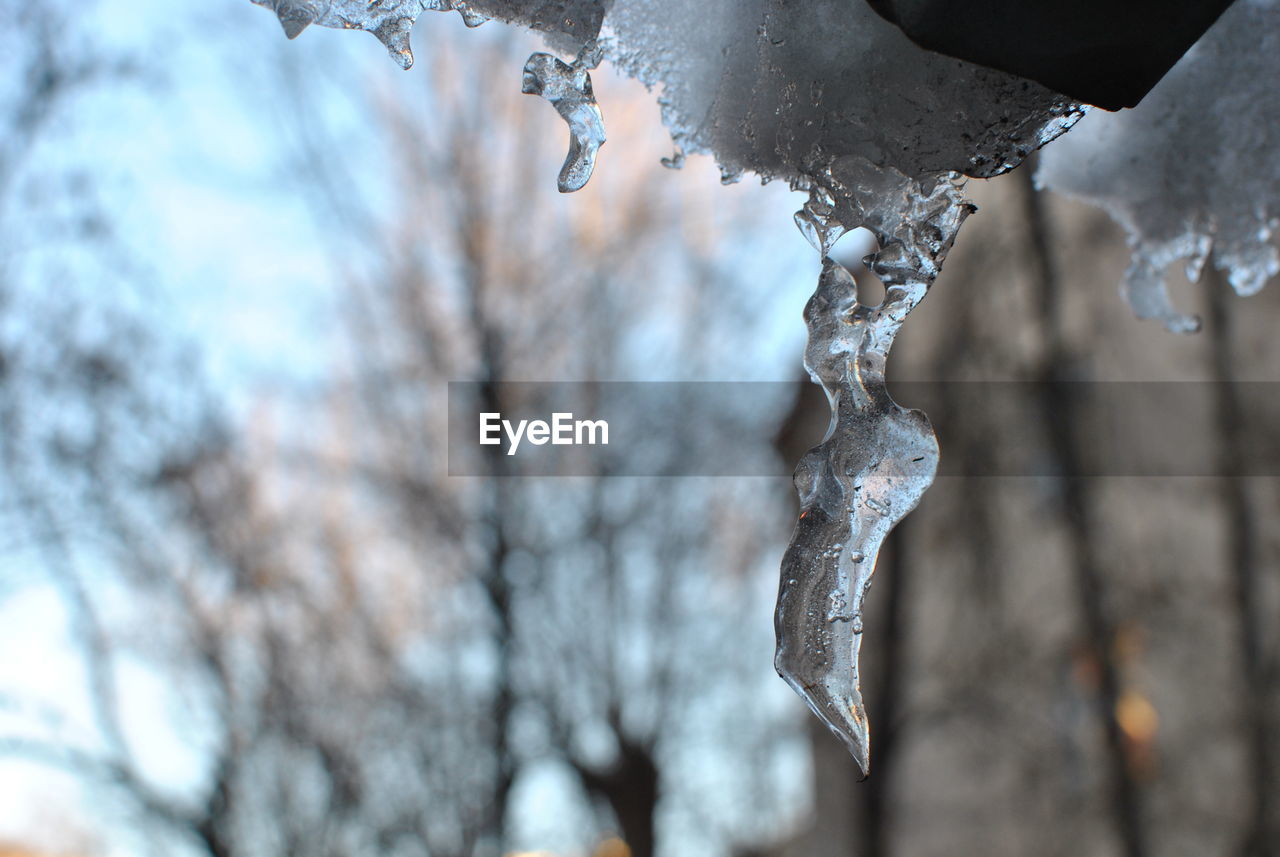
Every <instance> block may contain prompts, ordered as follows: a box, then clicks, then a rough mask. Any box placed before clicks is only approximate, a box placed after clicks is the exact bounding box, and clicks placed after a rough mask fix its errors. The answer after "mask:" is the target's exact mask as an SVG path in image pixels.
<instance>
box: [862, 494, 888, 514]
mask: <svg viewBox="0 0 1280 857" xmlns="http://www.w3.org/2000/svg"><path fill="white" fill-rule="evenodd" d="M867 506H868V507H869V508H870V509H871V510H872V511H875V512H878V513H879V514H880V515H881V516H882V517H886V518H887V517H888V516H889V507H890V503H889V501H887V500H885V501H883V502H882V501H880V500H877V499H876V498H874V497H868V498H867Z"/></svg>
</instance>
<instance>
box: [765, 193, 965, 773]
mask: <svg viewBox="0 0 1280 857" xmlns="http://www.w3.org/2000/svg"><path fill="white" fill-rule="evenodd" d="M824 178H825V179H826V181H827V182H829V183H831V184H836V183H837V180H836V178H835V177H834V176H832V175H827V176H825V177H824ZM899 184H900V187H899V192H910V191H913V190H914V187H913V185H914V183H913V182H911V181H910V180H907V179H906V178H905V177H902V178H900V180H899ZM845 190H846V192H847V193H850V195H851V198H854V199H856V194H852V193H851V191H850V190H849V189H848V188H845ZM880 190H881V191H882V192H886V193H890V195H891V196H892V193H891V190H892V189H891V188H889V187H882V188H880ZM826 194H827V191H826V190H825V189H822V190H821V191H820V192H819V193H817V194H815V197H816V198H818V199H822V198H826ZM812 201H813V197H811V203H812ZM823 204H824V205H825V203H823ZM972 210H973V208H972V206H970V205H969V204H968V203H967V202H966V201H965V200H964V199H963V198H962V197H961V195H960V193H959V190H958V189H957V188H956V187H955V186H954V185H953V184H951V183H950V182H941V183H938V184H937V185H935V186H934V188H933V190H932V192H931V193H930V194H928V195H927V196H920V197H917V198H916V199H915V200H914V203H907V205H906V207H905V208H904V209H902V210H901V214H900V215H899V216H898V217H895V218H890V219H889V220H885V219H883V218H878V217H871V218H865V217H864V218H863V220H862V223H861V225H865V226H868V227H869V228H871V229H872V231H873V232H875V233H876V234H877V236H878V237H879V238H880V240H881V244H882V248H883V249H881V250H880V251H879V252H878V253H876V254H875V255H874V256H873V257H871V258H872V270H874V271H875V273H876V274H878V275H879V276H880V277H881V279H882V280H883V281H884V284H885V299H884V302H883V303H881V304H880V305H879V306H865V305H863V304H861V303H860V302H859V301H858V288H857V283H856V281H855V280H854V278H853V276H851V275H850V273H849V272H848V271H847V270H846V269H845V268H843V267H841V266H840V265H838V264H836V263H835V262H833V261H832V260H831V259H830V258H825V259H823V267H822V275H821V277H820V278H819V281H818V289H817V291H816V292H815V293H814V295H813V297H812V298H811V299H810V300H809V303H808V305H807V306H806V307H805V311H804V317H805V322H806V324H807V325H808V329H809V342H808V346H807V348H806V350H805V368H806V369H807V370H808V371H809V375H810V376H811V377H812V378H813V380H814V382H815V383H818V384H821V385H822V388H823V389H824V390H825V391H826V393H827V400H828V402H829V403H830V405H831V424H830V427H829V428H828V430H827V436H826V437H825V438H824V439H823V441H822V443H820V444H819V445H818V446H817V447H815V448H814V449H812V450H810V451H809V452H808V453H806V454H805V456H804V458H803V459H801V461H800V465H799V466H798V467H797V469H796V475H795V484H796V490H797V491H798V492H799V495H800V519H799V521H797V523H796V529H795V532H794V534H793V535H792V538H791V544H790V546H789V547H788V548H787V552H786V555H785V556H784V557H783V560H782V582H781V585H780V586H779V590H778V607H777V612H776V614H775V617H774V625H775V629H776V632H777V638H778V648H777V654H776V656H775V660H774V664H775V666H776V667H777V669H778V672H779V674H781V675H782V677H783V678H784V679H785V680H786V681H787V683H788V684H790V685H791V687H792V688H794V689H795V691H796V692H797V693H798V694H800V696H801V697H802V698H803V699H804V700H805V702H806V703H808V705H809V707H810V708H811V709H813V711H814V713H815V714H817V715H818V717H819V718H821V719H822V721H823V722H824V723H826V724H827V726H828V727H830V729H831V731H832V732H834V733H835V734H836V735H837V736H838V737H839V738H840V739H841V740H842V741H843V742H844V743H845V745H846V746H847V747H848V748H849V750H850V752H851V753H853V756H854V758H855V759H857V761H858V764H859V765H860V766H861V767H862V770H863V771H864V772H867V771H869V769H870V731H869V724H868V722H867V714H866V710H865V708H864V707H863V704H862V694H861V692H860V690H859V677H858V651H859V648H860V646H861V641H862V630H863V617H862V605H863V599H864V596H865V595H866V592H867V588H868V587H869V586H870V584H871V575H872V574H873V572H874V571H875V565H876V557H877V555H878V554H879V552H880V547H881V545H883V544H884V540H885V537H886V536H887V535H888V534H889V531H890V530H891V529H893V527H894V526H896V525H897V523H898V522H899V521H901V520H902V519H903V517H905V516H906V514H907V513H908V512H910V511H911V510H912V509H914V508H915V506H916V504H917V503H918V502H919V501H920V498H921V496H923V494H924V492H925V490H926V489H927V488H928V487H929V485H930V484H931V483H932V482H933V476H934V473H935V472H936V470H937V467H938V443H937V440H936V438H935V437H934V434H933V428H932V426H930V424H929V420H928V418H926V417H925V415H924V414H923V413H921V412H920V411H909V410H905V409H904V408H902V407H900V406H899V405H898V404H897V403H896V402H894V401H893V399H892V398H891V397H890V396H889V392H888V389H887V388H886V386H885V375H884V372H885V364H886V360H887V358H888V355H889V349H890V347H891V346H892V345H893V340H894V337H895V336H896V335H897V333H898V330H899V329H900V328H901V327H902V323H903V321H904V320H905V319H906V317H907V314H908V313H909V312H910V311H911V310H912V309H913V308H914V307H915V306H916V305H917V304H918V303H919V302H920V300H921V299H922V298H923V297H924V296H925V293H926V292H927V291H928V288H929V286H930V284H931V283H932V282H933V279H934V277H935V276H936V275H937V273H938V271H939V268H940V266H941V263H942V260H943V259H944V258H945V256H946V253H947V250H948V249H949V248H950V246H951V243H952V241H954V239H955V235H956V232H957V231H958V230H959V228H960V224H961V222H963V220H964V218H965V217H966V216H967V215H968V214H969V213H970V212H971V211H972ZM827 216H830V215H827ZM846 216H850V215H848V214H847V215H846ZM845 222H848V221H845ZM797 223H799V224H800V225H801V231H802V232H806V234H808V230H807V229H806V225H805V224H806V222H802V221H801V219H800V216H799V215H797ZM818 243H819V244H821V245H822V246H826V245H827V241H826V239H825V238H824V237H819V239H818Z"/></svg>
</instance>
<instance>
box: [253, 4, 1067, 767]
mask: <svg viewBox="0 0 1280 857" xmlns="http://www.w3.org/2000/svg"><path fill="white" fill-rule="evenodd" d="M253 2H255V3H259V4H261V5H265V6H269V7H271V8H273V9H274V10H275V11H276V13H277V15H278V16H279V17H280V19H281V23H282V24H283V25H284V27H285V32H286V34H287V35H290V36H293V35H296V34H297V33H299V32H301V30H302V28H303V27H305V26H306V25H307V24H309V23H315V24H319V25H321V26H328V27H341V28H347V29H360V30H366V31H369V32H371V33H373V34H375V35H376V36H377V37H378V38H379V39H380V40H381V41H382V42H383V43H384V44H385V45H386V46H387V47H388V49H389V50H390V51H391V53H392V56H393V57H394V58H396V60H397V61H398V62H400V64H401V65H402V66H404V67H406V68H407V67H408V66H409V64H411V63H412V60H413V55H412V53H411V50H410V45H409V30H410V28H411V27H412V25H413V23H414V21H415V20H416V19H417V17H418V16H419V15H421V13H423V12H425V11H431V10H436V11H448V10H451V9H453V10H458V11H460V12H462V13H463V14H464V16H470V20H474V21H478V20H480V19H481V18H498V19H501V20H506V21H512V22H517V23H522V24H525V25H527V26H530V27H532V28H533V29H535V30H538V31H540V32H542V33H543V34H544V36H545V38H546V41H547V43H548V44H549V46H550V47H551V48H552V49H553V50H555V51H557V52H559V53H561V54H562V55H564V56H575V55H576V56H578V57H579V59H578V61H576V62H575V63H574V64H573V65H569V64H567V63H564V62H562V61H561V60H557V59H555V58H554V57H552V56H550V55H548V54H535V55H534V57H532V58H531V59H530V61H529V65H527V66H526V69H525V77H524V88H525V91H534V92H540V93H541V94H543V95H544V96H546V97H547V98H548V99H549V100H551V102H552V104H554V105H555V106H556V108H557V110H559V111H560V113H561V115H562V116H564V118H565V119H566V121H568V122H569V125H570V129H571V132H572V134H573V142H572V143H571V148H570V153H569V158H568V159H567V161H566V163H565V167H564V168H563V169H562V171H561V175H560V186H561V190H572V189H575V188H576V187H580V186H581V184H582V183H583V182H585V181H586V179H587V178H588V177H589V175H590V171H591V166H592V161H593V156H594V153H595V150H596V149H597V148H598V145H599V143H600V142H602V141H603V139H604V134H603V127H602V125H601V124H600V113H599V110H598V108H596V106H595V103H594V98H592V97H591V88H590V80H589V78H588V77H587V76H586V74H585V72H586V67H587V66H586V65H585V64H584V62H583V59H582V58H583V57H593V56H594V55H595V53H596V51H597V50H598V51H599V52H600V53H602V54H603V56H605V57H607V58H608V59H610V60H611V61H612V62H613V63H614V64H615V65H616V66H617V67H619V68H620V69H622V70H623V71H625V72H626V73H628V74H631V75H632V76H634V77H636V78H638V79H639V80H641V81H642V82H644V83H645V84H646V85H648V86H649V87H651V88H656V89H660V90H661V97H660V103H661V105H662V111H663V119H664V121H665V122H666V123H667V126H668V128H669V129H670V131H671V135H672V139H673V142H674V144H675V155H674V157H673V158H671V159H670V161H669V163H670V164H671V165H678V164H679V163H680V162H681V160H682V159H683V156H684V153H685V152H686V151H689V152H693V151H698V152H710V153H712V154H714V155H715V157H716V158H717V160H718V161H719V162H720V164H721V169H722V173H723V176H724V180H725V181H734V180H736V178H737V177H739V176H741V175H742V174H743V173H744V172H745V171H748V170H749V171H753V172H755V173H757V174H758V175H760V176H761V177H762V178H764V179H766V180H768V179H775V178H777V179H783V180H787V181H789V182H790V183H791V184H792V187H794V188H796V189H798V190H803V191H807V192H808V193H809V201H808V203H807V204H806V205H805V207H804V209H803V210H802V211H801V212H800V213H799V214H797V220H796V222H797V225H798V226H799V227H800V229H801V231H802V233H804V234H805V236H806V237H807V238H808V239H809V240H810V241H811V242H812V243H813V244H814V246H815V247H817V248H818V250H819V252H820V253H821V254H822V255H823V257H824V262H823V273H822V276H821V280H820V282H819V285H818V291H817V293H816V294H815V295H814V298H813V299H812V300H811V301H810V302H809V305H808V307H807V309H806V312H805V318H806V321H807V324H808V328H809V346H808V350H807V356H806V365H807V366H808V368H809V371H810V373H811V375H812V376H813V378H814V380H815V381H816V382H818V383H820V384H822V386H823V387H824V389H826V391H827V395H828V398H829V400H830V402H831V406H832V411H833V416H832V425H831V430H830V432H829V433H828V436H827V438H826V439H825V440H824V441H823V442H822V443H821V444H820V445H819V446H818V447H816V448H815V449H814V450H812V451H811V452H809V453H808V454H807V455H806V456H805V457H804V459H803V461H802V462H801V465H800V468H799V470H798V471H797V477H796V482H797V487H798V488H799V490H800V493H801V499H802V504H803V514H802V516H801V519H800V521H799V523H798V525H797V528H796V531H795V534H794V536H793V539H792V543H791V546H790V547H789V548H788V550H787V554H786V558H785V559H784V563H783V575H782V586H781V587H780V593H779V604H778V610H777V614H776V627H777V632H778V643H779V646H778V654H777V661H776V662H777V666H778V669H779V671H780V672H781V673H782V675H783V677H784V678H786V680H787V681H788V682H789V683H790V684H791V685H792V687H794V688H795V689H796V690H797V691H798V692H799V693H800V695H801V696H802V697H803V698H804V699H805V700H806V702H807V703H808V704H809V706H810V707H811V708H812V709H813V710H814V711H815V712H816V713H817V714H818V716H819V717H820V718H822V719H823V721H825V722H826V723H827V725H828V726H829V727H830V728H831V729H832V730H833V731H834V732H835V733H836V734H837V735H838V736H840V738H841V739H842V740H843V741H844V742H845V743H846V744H847V745H848V746H849V748H850V749H851V750H852V752H853V754H854V755H855V756H856V757H857V759H858V762H859V764H861V765H862V767H863V769H864V770H865V769H866V768H867V765H868V731H867V722H866V714H865V711H864V710H863V707H862V702H861V697H860V694H859V690H858V672H857V656H858V646H859V641H860V639H861V632H862V599H863V595H864V593H865V590H866V586H867V584H868V582H869V580H870V577H871V574H872V572H873V570H874V567H875V561H876V555H877V553H878V552H879V549H880V546H881V544H882V543H883V541H884V538H885V536H886V535H887V534H888V532H889V530H890V529H892V527H893V526H894V525H895V524H896V523H897V522H898V521H899V520H901V519H902V517H903V516H904V515H906V513H907V512H909V511H910V510H911V509H912V508H913V507H914V506H915V505H916V503H917V502H918V501H919V499H920V496H921V494H922V493H923V492H924V490H925V489H926V488H927V487H928V485H929V483H930V482H931V481H932V478H933V473H934V471H935V469H936V466H937V461H938V450H937V443H936V441H935V439H934V436H933V431H932V429H931V428H930V426H929V423H928V421H927V420H926V419H925V418H924V415H923V414H921V413H919V412H916V411H907V410H904V409H902V408H901V407H899V406H898V405H897V404H896V403H894V402H893V400H892V399H891V398H890V397H889V394H888V392H887V390H886V388H885V383H884V371H885V362H886V360H887V357H888V352H889V347H890V345H891V344H892V343H893V339H894V336H895V335H896V333H897V331H898V329H899V328H900V327H901V325H902V323H903V321H904V319H905V318H906V316H907V313H909V312H910V311H911V309H912V308H913V307H914V306H915V305H916V304H917V303H919V301H920V300H921V299H922V298H923V297H924V295H925V293H926V292H927V291H928V288H929V286H930V285H931V284H932V282H933V280H934V278H935V277H936V276H937V274H938V271H939V267H940V266H941V264H942V260H943V258H944V257H945V256H946V253H947V250H948V249H949V248H950V246H951V243H952V242H953V241H954V239H955V235H956V231H957V230H958V229H959V227H960V224H961V223H962V222H963V220H964V218H965V217H966V216H967V215H968V214H969V212H970V211H972V210H973V209H972V206H971V205H969V203H968V202H967V201H966V200H965V199H964V196H963V193H962V185H963V176H965V175H968V176H979V177H985V176H993V175H996V174H999V173H1001V172H1004V171H1006V170H1008V169H1011V168H1012V167H1014V166H1016V165H1017V164H1018V163H1019V162H1020V161H1021V160H1022V159H1023V158H1024V157H1025V156H1026V155H1027V154H1028V153H1030V152H1031V151H1033V150H1034V149H1036V148H1038V147H1040V146H1041V145H1043V144H1044V143H1046V142H1047V141H1049V140H1050V139H1053V138H1054V137H1056V136H1058V135H1059V134H1061V133H1063V132H1064V131H1065V130H1066V129H1067V128H1069V127H1070V126H1071V125H1072V124H1073V123H1074V122H1075V121H1076V120H1077V119H1078V118H1079V117H1080V116H1081V115H1082V112H1081V109H1080V108H1079V106H1078V105H1076V104H1074V103H1073V102H1071V101H1070V100H1069V99H1067V98H1065V97H1064V96H1061V95H1058V94H1056V93H1053V92H1050V91H1049V90H1047V89H1045V88H1044V87H1042V86H1040V85H1038V84H1035V83H1032V82H1029V81H1026V80H1023V79H1021V78H1017V77H1014V76H1012V75H1009V74H1006V73H1003V72H999V71H994V70H991V69H985V68H980V67H978V66H975V65H971V64H968V63H965V62H963V61H960V60H955V59H949V58H946V57H942V56H938V55H935V54H931V53H928V52H927V51H925V50H923V49H922V48H919V47H917V46H916V45H915V44H913V43H912V42H911V41H910V40H908V39H907V38H906V36H904V35H903V34H902V33H901V32H900V31H899V30H898V29H896V28H895V27H894V26H893V25H891V24H889V23H888V22H886V21H884V20H882V19H881V18H879V17H878V16H877V15H876V14H875V13H874V12H872V11H871V10H870V8H869V7H868V6H867V5H866V4H865V3H863V2H849V0H814V2H810V3H806V4H804V5H803V7H797V6H796V4H794V3H791V2H789V1H788V0H700V2H697V3H690V2H688V0H612V2H604V0H465V2H463V0H383V2H380V3H376V4H371V3H369V2H368V0H253ZM856 227H865V228H866V229H868V230H869V231H870V232H872V233H873V234H874V236H875V237H876V239H877V240H878V242H879V246H880V248H881V249H880V250H879V251H878V252H877V253H876V254H874V256H873V257H872V258H871V266H872V269H873V270H874V271H875V272H876V274H877V275H878V276H879V277H880V278H881V279H882V280H883V281H884V283H885V287H886V298H885V301H884V302H883V304H881V305H880V306H876V307H868V306H862V305H860V304H859V303H858V301H857V291H856V285H855V282H854V280H853V278H852V277H851V276H850V274H849V273H848V271H846V270H844V269H843V268H841V267H840V266H838V265H836V264H835V263H834V262H832V261H831V260H830V259H829V258H826V256H827V253H828V252H829V251H830V249H831V245H832V244H833V243H834V242H835V241H836V240H837V239H838V238H839V237H840V235H841V234H843V233H844V232H846V231H849V230H852V229H854V228H856Z"/></svg>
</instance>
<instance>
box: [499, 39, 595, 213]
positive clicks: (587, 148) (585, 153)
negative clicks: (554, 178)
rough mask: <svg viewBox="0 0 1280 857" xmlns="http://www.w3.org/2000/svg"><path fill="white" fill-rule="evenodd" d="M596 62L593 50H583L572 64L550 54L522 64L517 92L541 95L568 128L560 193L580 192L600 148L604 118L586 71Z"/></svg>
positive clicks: (534, 56) (589, 174) (588, 177)
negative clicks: (522, 73) (522, 75)
mask: <svg viewBox="0 0 1280 857" xmlns="http://www.w3.org/2000/svg"><path fill="white" fill-rule="evenodd" d="M599 62H600V53H599V51H598V50H597V49H594V48H593V49H591V50H586V49H584V50H583V52H582V54H580V55H579V56H578V59H577V60H576V61H575V62H574V63H573V64H572V65H570V64H568V63H566V62H563V61H562V60H559V59H557V58H556V57H553V56H551V54H544V53H535V54H533V55H532V56H530V57H529V60H528V62H526V63H525V65H524V78H523V80H522V82H521V86H520V91H521V92H523V93H525V94H527V95H541V96H542V97H543V98H545V99H546V100H547V101H549V102H551V106H552V107H554V108H555V109H556V112H557V113H559V114H560V116H561V117H562V118H563V119H564V121H565V122H566V123H567V124H568V125H569V153H568V155H566V156H565V159H564V166H562V167H561V168H560V176H559V180H558V185H559V188H560V192H561V193H571V192H573V191H575V190H581V189H582V188H583V186H585V185H586V183H587V181H588V180H590V178H591V173H592V171H593V170H594V169H595V166H596V153H597V152H599V151H600V147H601V146H602V145H604V142H605V134H604V117H603V116H602V115H601V113H600V106H599V105H598V104H596V96H595V92H594V91H593V90H592V88H591V73H590V71H589V69H590V68H594V67H595V66H596V65H598V64H599Z"/></svg>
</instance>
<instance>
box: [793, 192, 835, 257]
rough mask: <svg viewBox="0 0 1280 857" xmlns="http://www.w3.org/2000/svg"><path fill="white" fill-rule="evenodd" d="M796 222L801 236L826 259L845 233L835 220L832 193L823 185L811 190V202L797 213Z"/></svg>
mask: <svg viewBox="0 0 1280 857" xmlns="http://www.w3.org/2000/svg"><path fill="white" fill-rule="evenodd" d="M795 220H796V227H797V228H798V229H799V230H800V234H801V235H803V236H804V237H805V240H807V241H808V242H809V243H810V244H811V245H813V249H815V250H817V251H818V252H819V253H821V254H822V255H823V256H824V257H825V256H826V255H827V254H829V253H830V252H831V248H832V247H833V246H835V243H836V242H837V241H839V240H840V236H842V235H844V233H845V228H844V226H843V224H841V223H840V221H838V220H836V219H835V201H834V200H833V199H832V198H831V192H830V191H828V190H827V189H826V188H824V187H823V186H822V185H817V184H815V185H813V186H812V187H811V188H810V189H809V201H808V202H806V203H805V204H804V208H802V209H800V210H799V211H797V212H796V217H795Z"/></svg>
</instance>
